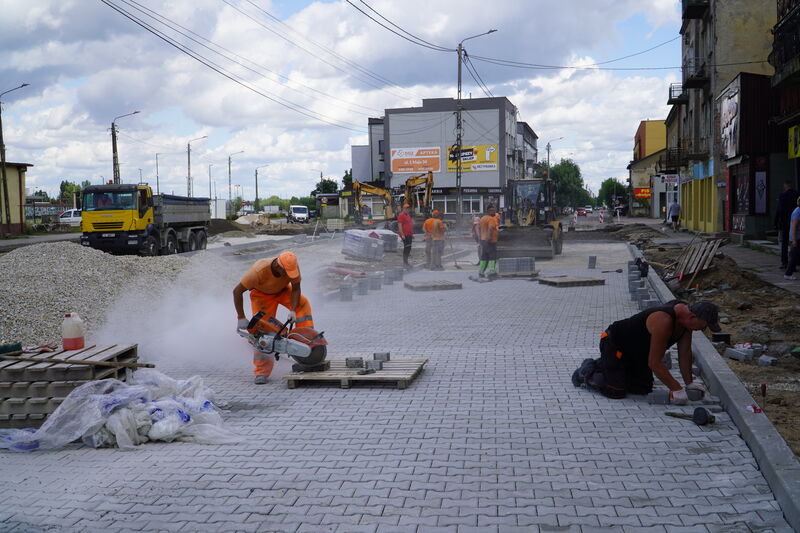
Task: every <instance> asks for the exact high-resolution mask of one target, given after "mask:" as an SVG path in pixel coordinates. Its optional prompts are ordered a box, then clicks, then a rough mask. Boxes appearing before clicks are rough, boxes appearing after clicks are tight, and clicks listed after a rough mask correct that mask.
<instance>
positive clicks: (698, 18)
mask: <svg viewBox="0 0 800 533" xmlns="http://www.w3.org/2000/svg"><path fill="white" fill-rule="evenodd" d="M681 6H682V18H683V24H682V26H681V30H680V33H681V37H682V41H681V42H682V44H681V55H682V59H681V65H682V71H683V80H682V83H680V84H673V85H672V86H671V87H670V90H669V99H668V103H669V104H670V105H672V106H673V108H672V110H671V111H670V113H669V115H668V117H667V121H666V125H667V148H666V152H665V153H664V155H663V157H662V158H661V160H660V162H659V170H661V171H662V172H664V173H668V174H674V173H677V174H679V176H680V201H681V204H682V215H681V216H682V219H683V223H684V225H685V226H686V227H687V228H688V229H690V230H696V231H703V232H709V233H712V232H717V231H722V230H732V229H733V228H732V221H733V217H732V214H731V210H730V209H731V198H732V197H733V194H734V192H733V188H732V186H731V185H730V177H729V167H728V163H730V161H728V160H727V159H724V158H722V157H721V150H722V139H721V130H722V128H721V126H720V121H721V114H722V110H721V108H720V105H721V100H720V96H721V95H722V94H723V92H724V91H725V90H726V88H728V86H729V84H730V83H731V82H732V81H733V80H734V78H736V77H737V76H738V75H739V74H740V72H748V73H752V74H762V75H771V74H772V67H771V66H770V65H769V64H767V63H766V62H764V61H761V59H766V57H767V55H768V53H769V51H770V50H771V49H772V39H771V33H770V30H771V29H772V27H773V26H774V25H775V15H776V13H775V2H774V0H724V1H723V0H683V1H682V4H681ZM734 161H735V160H734ZM732 164H737V163H735V162H733V163H732Z"/></svg>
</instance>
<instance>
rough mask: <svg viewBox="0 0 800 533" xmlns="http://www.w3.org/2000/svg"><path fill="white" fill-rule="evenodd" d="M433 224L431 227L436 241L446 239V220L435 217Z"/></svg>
mask: <svg viewBox="0 0 800 533" xmlns="http://www.w3.org/2000/svg"><path fill="white" fill-rule="evenodd" d="M433 221H434V222H433V225H432V228H431V233H432V234H433V240H434V241H443V240H444V232H445V230H446V229H447V228H446V226H445V225H444V222H442V221H441V220H439V219H438V218H434V219H433Z"/></svg>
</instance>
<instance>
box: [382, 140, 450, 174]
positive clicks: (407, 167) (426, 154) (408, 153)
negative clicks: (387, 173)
mask: <svg viewBox="0 0 800 533" xmlns="http://www.w3.org/2000/svg"><path fill="white" fill-rule="evenodd" d="M390 157H391V160H392V173H403V172H428V171H430V172H441V171H442V149H441V148H440V147H438V146H428V147H425V148H392V151H391V154H390Z"/></svg>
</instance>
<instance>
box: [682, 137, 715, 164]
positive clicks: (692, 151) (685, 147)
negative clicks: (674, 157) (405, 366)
mask: <svg viewBox="0 0 800 533" xmlns="http://www.w3.org/2000/svg"><path fill="white" fill-rule="evenodd" d="M681 150H682V151H683V155H684V157H685V158H686V160H690V161H700V160H704V159H708V154H709V152H708V137H689V138H686V139H681Z"/></svg>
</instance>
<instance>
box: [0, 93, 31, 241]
mask: <svg viewBox="0 0 800 533" xmlns="http://www.w3.org/2000/svg"><path fill="white" fill-rule="evenodd" d="M28 85H29V84H28V83H23V84H22V85H20V86H19V87H14V88H13V89H9V90H7V91H5V92H2V93H0V98H2V97H3V95H4V94H8V93H10V92H11V91H16V90H17V89H22V88H23V87H27V86H28ZM0 168H1V169H2V178H3V201H4V202H5V205H6V226H7V227H8V231H9V233H10V232H11V204H10V203H9V201H8V180H7V178H6V145H5V143H4V142H3V102H2V101H0ZM20 194H24V191H20ZM20 222H21V223H23V222H24V220H21V221H20ZM2 227H3V225H2V224H1V223H0V228H2ZM2 233H3V231H2V229H0V234H2Z"/></svg>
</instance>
